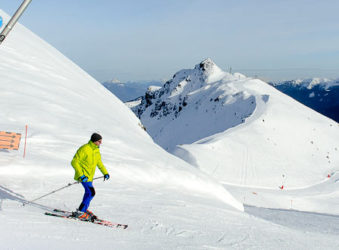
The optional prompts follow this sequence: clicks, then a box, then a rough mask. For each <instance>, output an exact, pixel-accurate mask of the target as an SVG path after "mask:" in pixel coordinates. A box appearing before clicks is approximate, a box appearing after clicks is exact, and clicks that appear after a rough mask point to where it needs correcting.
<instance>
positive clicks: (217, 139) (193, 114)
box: [133, 59, 339, 187]
mask: <svg viewBox="0 0 339 250" xmlns="http://www.w3.org/2000/svg"><path fill="white" fill-rule="evenodd" d="M316 82H319V81H317V80H314V81H313V82H312V83H313V84H315V83H316ZM133 110H134V111H135V113H136V114H137V115H138V116H139V117H140V119H141V121H142V123H143V125H144V126H145V127H146V129H147V131H148V132H149V134H150V135H151V136H152V138H153V140H154V141H155V142H157V143H158V144H159V145H160V146H162V147H163V148H165V149H166V150H168V151H169V152H172V153H174V154H176V155H177V156H179V157H181V158H182V159H185V160H186V161H188V162H189V163H191V164H192V165H195V166H197V167H199V168H200V169H202V170H204V171H206V172H207V173H209V174H211V175H213V177H215V178H217V179H219V180H221V181H222V182H227V183H233V184H247V185H262V186H265V187H274V186H276V187H277V186H278V185H279V184H281V176H287V175H288V176H290V177H289V183H288V185H290V186H294V187H299V186H303V185H309V184H310V183H312V182H314V181H318V180H320V179H321V178H323V176H324V175H325V173H326V172H331V171H333V169H334V167H335V166H336V164H337V163H338V162H339V157H338V156H337V153H336V151H337V149H338V148H339V145H338V143H337V141H339V130H338V126H337V125H336V124H335V123H334V122H333V121H331V120H329V119H328V118H326V117H323V116H321V115H320V114H318V113H316V112H314V111H313V110H311V109H309V108H307V107H305V106H303V105H301V104H300V103H298V102H296V101H294V100H293V99H291V98H290V97H288V96H285V95H284V94H283V93H281V92H280V91H277V90H276V89H275V88H273V87H272V86H270V85H269V84H267V83H265V82H263V81H261V80H258V79H251V78H247V77H245V76H243V75H241V74H234V75H231V74H228V73H225V72H223V71H222V70H220V68H219V67H217V66H216V65H215V64H214V63H213V61H211V60H210V59H207V60H204V61H203V62H201V63H200V64H198V65H196V66H195V67H194V68H193V69H188V70H187V69H186V70H181V71H179V72H178V73H176V74H175V75H174V77H173V79H172V80H170V81H168V82H166V84H165V85H164V86H163V87H162V88H161V89H159V90H155V91H149V92H147V93H146V95H145V96H144V97H143V99H142V101H141V103H140V105H138V106H136V107H134V108H133ZM324 131H326V133H324ZM335 138H337V139H335ZM315 141H317V143H316V144H317V146H315ZM244 157H245V158H246V159H247V158H249V159H250V162H246V164H245V163H244V162H243V160H242V159H244ZM277 159H278V160H277ZM286 159H290V161H289V162H286ZM329 159H330V160H329ZM246 161H247V160H246ZM314 162H317V164H316V165H317V167H316V169H315V170H314V171H313V173H312V174H311V175H310V176H308V177H307V178H305V177H302V178H301V177H299V176H298V174H296V170H295V168H294V166H295V165H296V164H297V165H298V167H299V168H300V169H302V171H304V170H306V169H307V168H308V167H309V166H310V165H312V164H314ZM244 164H245V165H247V164H248V165H249V166H250V167H254V166H255V167H254V168H255V170H254V173H253V174H255V175H257V174H258V176H260V177H259V178H258V179H255V178H247V177H246V178H245V179H244V176H242V174H243V172H242V171H240V172H239V171H238V167H239V166H244ZM244 168H245V167H244ZM246 168H247V166H246ZM268 169H271V170H273V171H267V170H268ZM244 171H245V170H244ZM259 183H260V184H259Z"/></svg>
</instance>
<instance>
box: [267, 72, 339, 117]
mask: <svg viewBox="0 0 339 250" xmlns="http://www.w3.org/2000/svg"><path fill="white" fill-rule="evenodd" d="M270 84H271V85H272V86H274V87H275V88H276V89H278V90H280V91H281V92H283V93H285V94H286V95H289V96H291V97H292V98H294V99H295V100H297V101H299V102H301V103H302V104H304V105H306V106H308V107H310V108H312V109H314V110H315V111H317V112H319V113H321V114H323V115H325V116H327V117H329V118H331V119H333V120H335V121H336V122H339V79H335V80H330V79H326V78H312V79H304V80H291V81H282V82H271V83H270Z"/></svg>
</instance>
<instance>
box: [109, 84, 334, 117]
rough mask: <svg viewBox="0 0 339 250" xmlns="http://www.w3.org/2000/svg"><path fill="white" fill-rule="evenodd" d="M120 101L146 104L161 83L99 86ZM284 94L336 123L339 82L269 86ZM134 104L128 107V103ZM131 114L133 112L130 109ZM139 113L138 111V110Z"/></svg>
mask: <svg viewBox="0 0 339 250" xmlns="http://www.w3.org/2000/svg"><path fill="white" fill-rule="evenodd" d="M102 84H103V85H104V86H105V87H106V88H107V89H108V90H110V91H111V92H112V93H113V94H115V95H116V96H117V97H118V98H119V99H120V100H121V101H123V102H127V105H128V106H129V107H131V108H133V107H134V106H135V105H136V104H140V102H141V100H142V99H144V101H146V102H147V101H148V100H150V99H151V98H152V97H153V95H155V93H154V91H155V90H157V89H159V88H160V87H162V86H163V85H164V82H162V81H136V82H126V83H122V82H120V81H118V80H112V81H107V82H104V83H102ZM269 84H270V85H271V86H273V87H275V88H276V89H278V90H280V91H281V92H283V93H284V94H286V95H288V96H290V97H292V98H294V99H295V100H297V101H298V102H300V103H302V104H304V105H306V106H308V107H310V108H312V109H313V110H315V111H317V112H319V113H321V114H323V115H325V116H327V117H329V118H331V119H333V120H335V121H336V122H339V79H327V78H312V79H297V80H289V81H277V82H269ZM131 100H136V102H134V103H131V102H129V101H131ZM134 111H135V109H134ZM139 111H140V110H139Z"/></svg>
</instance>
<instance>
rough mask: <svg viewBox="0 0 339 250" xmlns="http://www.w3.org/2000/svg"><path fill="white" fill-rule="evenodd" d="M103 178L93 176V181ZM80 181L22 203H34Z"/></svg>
mask: <svg viewBox="0 0 339 250" xmlns="http://www.w3.org/2000/svg"><path fill="white" fill-rule="evenodd" d="M102 178H104V176H100V177H96V178H93V181H94V180H97V179H102ZM79 183H81V182H79V181H76V182H73V183H68V184H67V185H66V186H64V187H62V188H59V189H57V190H54V191H52V192H50V193H48V194H45V195H43V196H40V197H38V198H35V199H34V200H31V201H25V202H23V204H22V205H23V206H25V205H27V204H30V203H34V202H35V201H37V200H40V199H41V198H44V197H46V196H48V195H51V194H54V193H56V192H58V191H60V190H62V189H65V188H68V187H70V186H72V185H74V184H79Z"/></svg>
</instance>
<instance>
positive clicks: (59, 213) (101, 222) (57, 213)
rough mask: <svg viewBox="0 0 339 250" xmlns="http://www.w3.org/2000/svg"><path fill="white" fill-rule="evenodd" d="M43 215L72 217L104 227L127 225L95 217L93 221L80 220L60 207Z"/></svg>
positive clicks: (123, 226)
mask: <svg viewBox="0 0 339 250" xmlns="http://www.w3.org/2000/svg"><path fill="white" fill-rule="evenodd" d="M45 215H48V216H54V217H59V218H65V219H73V220H77V221H83V222H90V223H93V224H97V225H102V226H106V227H112V228H122V229H126V228H127V227H128V225H126V224H120V223H113V222H111V221H107V220H102V219H95V220H93V221H89V220H81V219H79V218H77V217H74V216H72V212H68V211H64V210H60V209H54V212H45Z"/></svg>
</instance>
